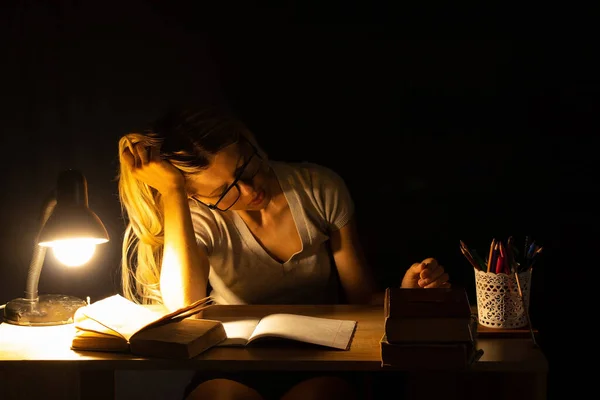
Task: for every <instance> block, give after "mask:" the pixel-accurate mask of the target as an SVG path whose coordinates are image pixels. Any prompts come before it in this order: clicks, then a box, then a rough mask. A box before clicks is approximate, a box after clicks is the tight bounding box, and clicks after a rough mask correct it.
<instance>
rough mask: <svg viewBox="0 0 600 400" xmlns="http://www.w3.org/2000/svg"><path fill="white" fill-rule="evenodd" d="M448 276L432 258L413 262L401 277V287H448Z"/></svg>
mask: <svg viewBox="0 0 600 400" xmlns="http://www.w3.org/2000/svg"><path fill="white" fill-rule="evenodd" d="M448 279H449V276H448V273H447V272H445V270H444V267H443V266H442V265H440V264H439V263H438V262H437V261H436V260H435V259H434V258H426V259H425V260H423V261H422V262H420V263H414V264H413V265H411V267H410V268H409V269H408V271H406V273H405V274H404V278H402V284H401V285H400V287H402V288H425V289H429V288H449V287H450V282H448Z"/></svg>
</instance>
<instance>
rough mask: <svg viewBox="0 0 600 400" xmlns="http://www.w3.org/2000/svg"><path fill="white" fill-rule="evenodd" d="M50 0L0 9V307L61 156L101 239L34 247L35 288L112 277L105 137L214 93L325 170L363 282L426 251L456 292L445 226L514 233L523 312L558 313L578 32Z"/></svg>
mask: <svg viewBox="0 0 600 400" xmlns="http://www.w3.org/2000/svg"><path fill="white" fill-rule="evenodd" d="M53 3H54V4H53V5H48V4H46V5H44V4H43V3H42V2H27V1H24V2H7V3H5V5H4V6H3V7H4V10H3V13H2V17H1V18H2V24H1V26H2V28H1V29H2V37H3V38H5V39H8V40H7V41H6V42H5V46H4V48H3V51H2V55H3V62H2V69H1V70H0V72H1V76H2V78H3V79H2V97H1V98H2V103H1V115H0V116H1V120H0V121H1V126H2V157H1V159H2V165H1V167H2V168H1V173H0V176H1V179H2V181H1V188H2V191H3V193H2V200H3V207H2V208H1V209H0V224H1V226H2V230H1V239H2V240H1V243H0V255H1V257H2V261H1V264H0V303H5V302H7V301H8V300H10V299H12V298H15V297H20V296H22V294H23V289H24V285H25V279H26V274H27V267H28V264H29V258H30V256H31V251H32V240H33V236H34V235H35V230H36V223H37V218H38V216H39V214H38V213H39V209H40V207H41V204H42V199H43V198H44V196H45V195H46V194H47V193H48V192H49V191H50V190H51V189H52V187H53V185H54V183H55V179H56V177H57V175H58V173H59V171H60V170H61V169H64V168H78V169H81V170H82V171H83V172H84V173H85V175H86V177H87V179H88V184H89V199H90V206H91V207H92V208H93V209H94V210H95V211H96V213H97V214H98V215H99V216H100V217H101V218H102V220H103V221H104V222H105V224H106V226H107V229H108V230H109V233H110V235H111V241H110V242H109V243H108V244H105V245H103V246H101V247H99V248H98V249H97V256H96V257H95V258H94V260H93V261H92V262H91V263H90V264H89V265H87V266H84V267H81V268H79V269H74V270H73V269H67V268H64V267H62V266H60V265H59V264H58V263H56V262H55V260H54V259H53V258H52V256H48V257H47V260H46V264H45V267H44V270H43V272H42V279H41V281H40V291H41V292H42V293H68V294H73V295H77V296H82V297H85V296H87V295H89V296H91V298H92V300H94V299H100V298H102V297H104V296H106V295H109V294H112V293H115V292H116V291H118V290H119V279H118V277H119V270H118V268H119V259H120V252H121V249H120V239H121V236H122V232H123V226H124V224H123V221H122V219H121V214H120V205H119V203H118V198H117V189H116V181H115V176H116V172H117V154H116V150H117V147H116V145H117V139H118V137H119V136H120V135H122V134H123V133H125V132H127V131H128V130H130V129H133V128H135V127H137V126H140V124H142V123H145V122H147V121H148V120H150V119H152V118H154V117H155V116H156V115H158V114H159V113H160V112H161V110H163V109H164V108H165V107H166V106H168V105H170V104H172V103H174V102H185V101H197V100H204V99H214V100H217V101H225V102H227V103H228V104H230V105H231V106H232V107H233V108H234V110H236V111H237V112H238V113H239V114H240V116H241V117H242V118H244V119H245V121H246V122H247V123H248V125H249V126H250V127H251V129H253V130H254V131H255V133H256V135H257V136H258V137H259V139H260V140H261V142H262V144H263V146H264V147H265V148H266V150H267V151H268V152H269V153H270V156H271V158H274V159H281V160H308V161H314V162H317V163H322V164H324V165H327V166H330V167H332V168H334V169H335V170H337V171H338V172H339V173H340V174H341V175H342V176H344V177H345V179H346V181H347V183H348V185H349V187H350V190H351V191H352V193H353V195H354V198H355V202H356V206H357V211H356V212H357V218H358V220H359V224H360V228H361V235H362V236H363V239H364V245H365V247H366V250H367V253H368V256H369V259H370V261H371V262H372V265H373V267H374V268H375V270H376V272H377V275H378V278H379V282H380V285H381V286H382V287H385V286H391V285H397V284H398V283H399V281H400V279H401V276H402V274H403V273H404V271H405V269H406V268H407V267H408V266H409V265H410V264H411V263H412V262H415V261H420V260H421V259H423V258H425V257H431V256H432V257H436V258H437V259H438V260H439V261H440V262H442V263H443V264H444V265H445V266H446V269H447V270H448V271H449V273H450V274H451V280H452V282H453V283H454V284H455V285H460V286H464V287H466V288H467V289H468V292H469V294H470V296H474V278H473V271H472V269H471V267H470V266H469V264H468V263H467V261H466V260H465V259H464V258H463V257H462V255H461V254H460V251H459V245H458V243H459V240H464V241H465V242H466V243H467V244H468V245H470V246H471V247H474V248H477V249H481V251H482V252H485V249H486V248H487V246H488V245H489V243H490V240H491V239H492V238H493V237H495V238H502V239H505V238H507V237H508V236H509V235H514V236H515V237H516V238H517V239H518V240H523V239H524V236H525V235H531V236H532V237H533V238H534V239H537V240H538V241H539V242H540V243H542V244H543V245H544V252H543V255H542V259H541V260H540V261H539V264H538V265H537V267H536V270H535V271H534V278H533V279H534V281H533V285H532V290H533V293H532V299H531V302H532V304H531V311H532V318H533V320H534V324H535V325H536V326H538V327H539V329H540V331H541V335H542V340H546V341H549V339H547V338H549V337H550V336H551V335H552V333H553V332H554V331H555V329H560V327H559V326H558V325H559V324H556V325H553V323H552V318H550V317H549V316H548V315H549V312H548V310H549V309H553V307H555V305H556V302H557V297H556V296H555V294H556V288H555V287H553V286H551V284H550V279H551V278H552V277H553V276H558V272H557V271H559V270H560V268H561V267H563V266H562V265H561V264H560V263H559V261H558V260H559V254H560V253H561V251H563V252H565V249H566V248H568V246H571V245H574V244H576V243H578V242H579V240H580V239H584V238H585V236H584V234H583V233H582V232H583V229H587V228H593V226H592V225H591V222H590V218H591V214H589V212H588V210H589V209H591V205H592V200H591V199H592V195H594V194H595V191H596V188H595V187H593V186H592V185H593V183H595V182H594V181H592V177H591V172H590V169H589V168H590V167H591V163H592V161H593V160H594V159H595V154H596V151H595V147H593V146H592V139H593V133H595V131H596V129H597V123H596V122H595V121H594V118H593V114H594V112H595V111H596V110H597V108H595V107H594V104H597V98H596V97H595V96H596V93H597V92H596V88H597V86H596V82H595V78H594V75H593V73H594V71H595V70H596V67H597V63H595V61H594V58H593V52H592V51H591V50H590V46H588V45H587V44H586V43H583V42H581V41H569V40H550V39H548V40H539V41H529V40H488V39H478V40H475V39H470V40H451V39H437V40H406V39H403V36H402V35H400V34H399V32H397V31H396V30H395V29H392V28H393V26H394V25H393V24H387V25H386V24H372V23H371V24H365V23H362V24H349V23H346V24H336V23H332V22H329V23H327V22H323V21H320V22H319V23H318V24H316V23H315V24H307V23H305V24H301V23H299V22H297V21H296V22H290V21H292V20H294V18H293V17H294V15H295V14H294V10H295V9H294V7H287V8H286V7H282V8H281V9H279V10H276V9H271V10H268V11H266V10H262V11H261V10H254V9H250V8H248V7H246V8H238V9H233V10H237V12H236V13H234V14H224V11H225V10H224V9H217V8H215V7H212V8H207V7H195V8H194V7H191V6H189V5H188V6H185V7H184V6H177V7H176V6H174V5H173V4H171V5H164V4H163V5H161V4H162V3H167V2H143V1H141V0H140V1H128V2H122V3H121V4H115V5H110V6H109V5H108V4H109V3H106V2H97V3H94V2H89V3H84V2H75V1H61V2H53ZM174 3H177V2H174ZM169 4H170V3H169ZM182 4H185V3H182ZM286 4H288V5H289V4H290V2H287V3H286ZM224 8H226V7H224ZM229 11H232V10H229ZM213 13H216V14H213ZM228 17H230V18H228ZM363 22H364V21H363ZM440 33H442V32H440ZM438 37H449V36H446V35H439V36H438ZM473 37H478V35H473ZM573 268H575V266H573ZM553 274H554V275H553ZM544 334H545V335H546V336H544Z"/></svg>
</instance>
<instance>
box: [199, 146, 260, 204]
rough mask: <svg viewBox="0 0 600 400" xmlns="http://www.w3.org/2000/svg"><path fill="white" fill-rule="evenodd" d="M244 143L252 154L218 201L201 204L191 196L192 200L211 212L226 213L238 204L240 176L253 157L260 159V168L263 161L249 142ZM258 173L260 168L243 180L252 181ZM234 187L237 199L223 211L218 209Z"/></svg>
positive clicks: (200, 201) (201, 202)
mask: <svg viewBox="0 0 600 400" xmlns="http://www.w3.org/2000/svg"><path fill="white" fill-rule="evenodd" d="M246 143H248V144H249V145H250V147H252V150H253V152H252V154H251V155H250V157H248V159H247V160H246V161H245V162H244V164H242V166H241V170H240V172H239V173H238V175H237V176H236V178H235V180H234V181H233V182H232V183H231V185H229V186H228V187H227V189H225V191H224V192H223V193H222V194H221V196H220V197H219V199H218V200H217V201H216V203H215V204H207V203H205V202H203V201H202V200H198V199H197V198H196V196H192V197H193V198H194V200H196V201H197V202H199V203H200V204H203V205H205V206H206V207H208V208H210V209H211V210H219V211H227V210H229V209H230V208H231V207H233V206H234V205H235V203H237V202H238V200H239V199H240V196H241V193H242V192H241V190H240V187H239V186H238V182H239V181H240V180H241V179H242V175H244V172H245V171H246V168H247V167H248V165H249V164H250V161H252V158H253V157H255V156H256V157H258V158H259V159H260V162H261V167H262V162H263V161H264V160H263V158H262V157H261V156H260V154H258V150H257V149H256V147H254V145H253V144H252V143H250V141H249V140H246ZM259 171H260V168H258V169H257V170H256V172H255V173H254V175H252V176H251V177H248V178H245V179H244V180H251V179H254V177H255V176H256V175H257V174H258V172H259ZM234 186H235V187H236V188H237V190H238V197H237V199H235V201H234V202H233V203H231V205H230V206H229V207H227V208H225V209H223V208H219V203H220V202H221V200H223V199H224V198H225V196H227V193H229V191H230V190H231V189H232V188H233V187H234Z"/></svg>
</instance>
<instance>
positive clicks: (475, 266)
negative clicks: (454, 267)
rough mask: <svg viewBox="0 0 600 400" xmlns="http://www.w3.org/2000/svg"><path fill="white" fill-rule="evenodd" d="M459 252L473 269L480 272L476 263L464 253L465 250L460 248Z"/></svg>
mask: <svg viewBox="0 0 600 400" xmlns="http://www.w3.org/2000/svg"><path fill="white" fill-rule="evenodd" d="M460 251H461V252H462V253H463V255H464V256H465V258H466V259H467V260H468V261H469V263H470V264H471V265H472V266H473V268H475V269H477V270H478V271H481V268H479V266H478V265H477V263H476V262H475V260H473V258H472V257H471V256H470V255H469V253H467V252H466V251H465V249H463V248H462V247H461V248H460Z"/></svg>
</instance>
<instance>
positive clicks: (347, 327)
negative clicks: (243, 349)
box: [248, 314, 356, 350]
mask: <svg viewBox="0 0 600 400" xmlns="http://www.w3.org/2000/svg"><path fill="white" fill-rule="evenodd" d="M355 329H356V321H350V320H340V319H331V318H320V317H309V316H305V315H296V314H271V315H267V316H266V317H264V318H263V319H261V320H260V322H259V323H258V325H257V326H256V328H255V329H254V333H253V334H252V336H251V337H250V340H249V341H248V342H252V341H253V340H256V339H258V338H261V337H278V338H283V339H290V340H296V341H300V342H305V343H312V344H317V345H321V346H327V347H333V348H336V349H341V350H347V349H349V348H350V342H351V341H352V337H353V335H354V331H355Z"/></svg>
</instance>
